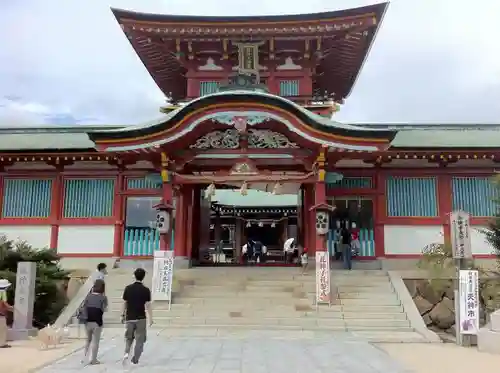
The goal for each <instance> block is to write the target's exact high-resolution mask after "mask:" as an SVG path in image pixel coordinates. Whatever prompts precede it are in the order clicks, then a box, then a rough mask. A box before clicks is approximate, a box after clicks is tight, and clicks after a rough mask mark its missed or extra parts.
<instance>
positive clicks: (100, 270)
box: [94, 263, 108, 281]
mask: <svg viewBox="0 0 500 373" xmlns="http://www.w3.org/2000/svg"><path fill="white" fill-rule="evenodd" d="M107 274H108V266H107V265H106V263H99V264H98V265H97V270H96V273H95V275H94V281H95V280H103V281H104V278H105V277H106V275H107Z"/></svg>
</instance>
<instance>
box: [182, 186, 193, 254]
mask: <svg viewBox="0 0 500 373" xmlns="http://www.w3.org/2000/svg"><path fill="white" fill-rule="evenodd" d="M193 192H194V190H193V186H192V185H186V187H185V191H184V193H185V198H186V248H185V256H186V258H187V259H191V254H192V252H193V226H194V224H193V222H194V214H193V212H194V211H193V205H194V201H193Z"/></svg>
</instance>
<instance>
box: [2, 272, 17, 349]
mask: <svg viewBox="0 0 500 373" xmlns="http://www.w3.org/2000/svg"><path fill="white" fill-rule="evenodd" d="M11 285H12V284H11V283H10V281H9V280H6V279H0V348H9V347H10V345H9V344H8V343H7V332H8V327H7V316H8V315H7V313H8V312H13V311H14V307H12V306H11V305H10V304H9V303H8V302H7V289H8V288H10V286H11Z"/></svg>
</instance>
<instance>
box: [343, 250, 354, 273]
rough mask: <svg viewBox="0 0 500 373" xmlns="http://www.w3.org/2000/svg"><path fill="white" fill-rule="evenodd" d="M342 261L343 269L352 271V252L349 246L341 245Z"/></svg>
mask: <svg viewBox="0 0 500 373" xmlns="http://www.w3.org/2000/svg"><path fill="white" fill-rule="evenodd" d="M342 248H343V250H342V259H343V261H344V269H348V270H351V269H352V250H351V245H348V244H343V245H342Z"/></svg>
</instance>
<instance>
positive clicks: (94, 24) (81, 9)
mask: <svg viewBox="0 0 500 373" xmlns="http://www.w3.org/2000/svg"><path fill="white" fill-rule="evenodd" d="M370 3H372V1H368V0H364V1H363V0H359V1H358V0H338V1H336V2H333V3H332V2H331V1H327V0H310V1H307V2H303V1H298V0H289V1H287V2H286V13H308V12H317V11H327V10H336V9H342V8H348V7H354V6H359V5H368V4H370ZM6 4H8V5H4V4H3V3H2V12H0V25H1V26H0V28H2V29H3V32H0V45H2V48H0V81H1V82H2V84H0V98H1V97H13V96H15V97H17V98H18V99H16V100H15V103H12V102H10V103H9V105H5V102H4V101H6V100H4V101H0V125H2V124H3V125H12V123H13V122H12V118H15V117H16V115H19V118H20V119H19V120H18V121H17V122H19V123H24V122H25V121H34V122H38V123H42V122H47V121H50V120H52V119H53V118H58V121H61V120H63V119H61V115H62V116H63V118H66V119H68V120H69V119H71V118H74V121H75V122H88V121H92V122H93V123H110V124H118V123H137V122H141V121H147V120H149V119H151V118H154V117H156V116H157V115H158V108H159V106H160V105H162V104H163V103H164V97H163V95H162V93H161V92H160V91H159V89H158V88H157V87H156V85H155V83H154V82H153V80H152V79H151V77H150V76H149V74H148V73H147V71H146V69H145V68H144V66H143V65H142V63H141V62H140V61H139V59H138V58H137V56H136V55H135V52H134V50H133V49H132V47H131V46H130V44H129V43H128V41H127V39H126V37H125V36H124V35H123V33H122V31H121V29H120V27H119V26H118V24H117V22H116V20H115V19H114V17H113V15H112V13H111V11H110V10H109V7H110V6H114V7H120V8H127V9H132V10H138V11H144V12H158V13H177V14H179V13H180V14H203V15H242V14H281V13H283V12H284V7H283V2H270V1H267V0H254V1H252V2H251V3H249V2H248V0H231V1H229V0H206V1H199V0H113V1H105V0H86V1H67V0H23V1H19V2H7V3H6ZM461 4H462V5H461ZM244 9H246V10H244ZM498 14H500V2H499V1H496V0H476V1H475V2H474V3H473V4H471V3H468V2H467V3H466V2H465V1H464V0H418V1H416V0H394V1H393V2H392V3H391V5H390V6H389V10H388V12H387V14H386V17H385V19H384V21H383V23H382V26H381V30H380V32H379V35H378V37H377V39H376V41H375V44H374V46H373V48H372V51H371V54H370V56H369V58H368V60H367V63H366V65H365V67H364V69H363V71H362V73H361V75H360V77H359V79H358V82H357V84H356V86H355V87H354V91H353V93H352V94H351V96H350V97H349V98H348V100H347V102H346V105H344V107H342V109H341V111H340V113H339V114H338V115H337V117H336V119H338V120H341V121H354V122H384V121H390V122H395V121H403V122H453V121H455V122H457V121H458V122H462V121H468V122H499V121H500V120H499V118H500V105H498V97H500V49H499V48H496V45H497V44H498V42H497V40H496V39H497V34H498V33H497V30H496V27H497V26H496V25H497V20H496V17H497V15H498ZM0 31H1V30H0ZM5 118H10V119H9V121H8V122H6V121H5ZM15 122H16V121H15ZM17 122H16V123H17Z"/></svg>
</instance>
